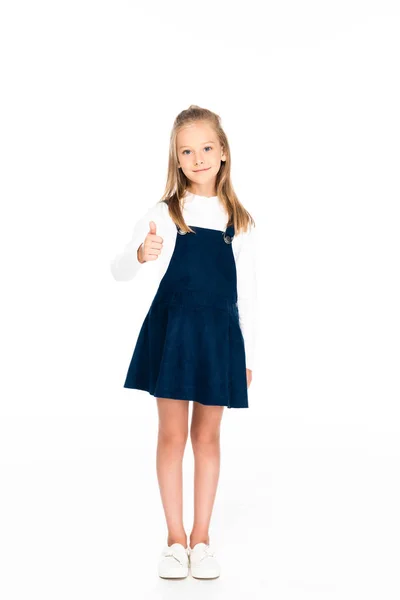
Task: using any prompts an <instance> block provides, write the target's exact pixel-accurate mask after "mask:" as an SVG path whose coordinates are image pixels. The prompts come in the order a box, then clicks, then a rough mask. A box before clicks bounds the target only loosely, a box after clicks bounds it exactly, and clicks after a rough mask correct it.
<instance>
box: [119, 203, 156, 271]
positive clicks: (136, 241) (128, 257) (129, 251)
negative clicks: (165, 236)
mask: <svg viewBox="0 0 400 600" xmlns="http://www.w3.org/2000/svg"><path fill="white" fill-rule="evenodd" d="M163 204H164V203H162V202H157V203H156V204H155V205H153V206H151V207H150V208H149V209H148V210H147V212H146V213H145V214H144V215H143V216H142V217H141V218H140V219H139V220H138V221H137V223H136V225H135V226H134V228H133V233H132V237H131V240H130V241H129V242H128V243H127V244H126V245H125V247H124V248H123V249H122V251H121V252H119V253H118V254H117V255H116V256H115V257H114V258H113V259H112V260H111V262H110V268H111V273H112V275H113V277H114V279H116V280H117V281H129V280H130V279H133V278H134V277H135V275H136V274H137V273H138V271H139V269H140V267H142V266H143V265H142V263H140V262H139V261H138V259H137V250H138V248H139V246H140V244H141V243H142V242H144V240H145V237H146V235H147V234H148V233H149V231H150V221H154V222H155V224H156V225H157V230H156V231H157V235H161V236H162V234H161V233H159V225H161V224H162V223H163V220H164V207H163ZM143 264H146V263H143Z"/></svg>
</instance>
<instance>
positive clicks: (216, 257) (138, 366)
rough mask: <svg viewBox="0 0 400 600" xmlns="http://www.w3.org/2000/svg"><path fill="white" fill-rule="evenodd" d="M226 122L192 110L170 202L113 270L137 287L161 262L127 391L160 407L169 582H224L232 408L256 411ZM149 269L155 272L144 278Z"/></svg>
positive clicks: (177, 132)
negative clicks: (187, 525) (214, 539)
mask: <svg viewBox="0 0 400 600" xmlns="http://www.w3.org/2000/svg"><path fill="white" fill-rule="evenodd" d="M230 170H231V155H230V150H229V144H228V140H227V137H226V134H225V132H224V130H223V129H222V127H221V122H220V117H219V116H218V115H217V114H215V113H213V112H211V111H210V110H207V109H203V108H200V107H199V106H195V105H191V106H190V107H189V108H188V109H187V110H184V111H182V112H181V113H180V114H179V115H178V116H177V117H176V119H175V122H174V125H173V128H172V132H171V138H170V148H169V164H168V179H167V184H166V188H165V192H164V195H163V197H162V199H161V200H160V201H159V202H157V204H155V205H154V206H152V207H151V208H150V209H149V210H148V211H147V213H146V214H145V215H144V216H143V217H142V218H141V219H140V220H139V221H138V223H137V224H136V226H135V229H134V232H133V237H132V240H131V241H130V243H129V244H128V245H127V246H125V248H124V250H123V251H122V252H121V253H120V254H118V255H117V256H116V257H115V258H114V260H113V261H112V262H111V270H112V273H113V276H114V278H115V279H116V280H121V281H122V280H130V279H132V278H133V277H134V276H135V275H136V273H137V272H138V271H139V269H141V268H143V267H142V266H141V265H145V264H146V263H147V262H149V261H154V260H158V261H159V266H160V269H159V277H160V280H161V281H160V283H159V287H158V289H157V292H156V294H155V296H154V299H153V302H152V304H151V306H150V309H149V311H148V313H147V316H146V318H145V319H144V322H143V324H142V327H141V330H140V332H139V336H138V339H137V342H136V345H135V348H134V351H133V355H132V359H131V362H130V365H129V368H128V372H127V375H126V379H125V383H124V387H125V388H132V389H137V390H145V391H147V392H149V393H150V394H151V395H152V396H155V397H156V399H157V409H158V418H159V429H158V445H157V462H156V465H157V467H156V468H157V477H158V483H159V486H160V492H161V499H162V504H163V509H164V512H165V518H166V522H167V529H168V537H167V545H166V547H164V550H163V552H162V555H161V557H160V559H159V563H158V574H159V575H160V577H167V578H171V577H186V576H187V575H188V567H189V565H190V568H191V573H192V575H193V576H194V577H198V578H214V577H218V576H219V575H220V566H219V563H218V561H217V558H216V556H215V553H214V552H213V550H212V548H211V546H210V539H209V525H210V520H211V513H212V508H213V504H214V499H215V494H216V489H217V483H218V477H219V468H220V445H219V439H220V423H221V418H222V413H223V410H224V407H225V406H226V407H228V408H248V396H247V388H248V386H249V385H250V383H251V379H252V365H253V360H254V349H255V313H256V275H255V274H256V253H255V248H256V243H255V234H254V228H255V222H254V220H253V218H252V217H251V215H250V214H249V213H248V212H247V211H246V210H245V208H244V207H243V205H242V204H241V203H240V202H239V200H238V198H237V196H236V194H235V192H234V191H233V186H232V183H231V179H230ZM144 268H145V267H144ZM189 401H192V402H193V412H192V421H191V426H190V436H191V442H192V447H193V452H194V460H195V481H194V485H195V493H194V503H195V506H194V523H193V527H192V530H191V532H190V537H189V544H188V540H187V536H186V532H185V529H184V525H183V515H182V459H183V454H184V450H185V446H186V441H187V437H188V407H189Z"/></svg>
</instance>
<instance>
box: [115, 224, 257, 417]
mask: <svg viewBox="0 0 400 600" xmlns="http://www.w3.org/2000/svg"><path fill="white" fill-rule="evenodd" d="M176 227H177V236H176V242H175V247H174V251H173V254H172V257H171V260H170V263H169V265H168V268H167V270H166V272H165V274H164V276H163V278H162V279H161V281H160V284H159V287H158V290H157V292H156V294H155V296H154V299H153V301H152V304H151V306H150V309H149V311H148V313H147V315H146V317H145V319H144V321H143V324H142V327H141V329H140V332H139V336H138V339H137V342H136V346H135V348H134V351H133V355H132V359H131V362H130V365H129V368H128V372H127V375H126V379H125V383H124V387H125V388H133V389H138V390H144V391H147V392H149V393H150V394H151V395H152V396H155V397H158V398H174V399H177V400H193V401H195V402H199V403H200V404H204V405H207V406H215V405H217V406H227V407H228V408H248V395H247V378H246V360H245V346H244V339H243V335H242V332H241V329H240V325H239V312H238V304H237V274H236V264H235V257H234V254H233V250H232V240H233V237H234V227H233V225H231V226H229V227H227V228H226V230H225V231H220V230H217V229H208V228H205V227H197V226H191V228H192V229H193V231H195V233H191V232H182V231H181V230H180V228H179V227H178V226H176Z"/></svg>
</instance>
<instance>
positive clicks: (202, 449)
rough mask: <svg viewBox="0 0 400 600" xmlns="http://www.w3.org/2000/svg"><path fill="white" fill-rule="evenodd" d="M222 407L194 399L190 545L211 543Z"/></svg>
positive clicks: (218, 466) (191, 429) (191, 431)
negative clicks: (192, 500)
mask: <svg viewBox="0 0 400 600" xmlns="http://www.w3.org/2000/svg"><path fill="white" fill-rule="evenodd" d="M223 412H224V407H223V406H204V405H203V404H200V403H199V402H193V413H192V423H191V427H190V437H191V441H192V447H193V453H194V522H193V528H192V531H191V533H190V540H189V543H190V547H191V548H193V547H194V546H195V545H196V544H198V543H199V542H205V543H206V544H208V543H209V542H210V539H209V526H210V520H211V513H212V509H213V506H214V500H215V495H216V492H217V485H218V479H219V469H220V423H221V419H222V415H223Z"/></svg>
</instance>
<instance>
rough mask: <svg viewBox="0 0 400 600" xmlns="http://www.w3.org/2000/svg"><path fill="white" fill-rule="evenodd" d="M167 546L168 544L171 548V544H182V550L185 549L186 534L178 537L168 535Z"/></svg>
mask: <svg viewBox="0 0 400 600" xmlns="http://www.w3.org/2000/svg"><path fill="white" fill-rule="evenodd" d="M167 544H168V546H171V545H172V544H182V546H183V547H184V548H187V537H186V534H179V535H173V534H168V538H167Z"/></svg>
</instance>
